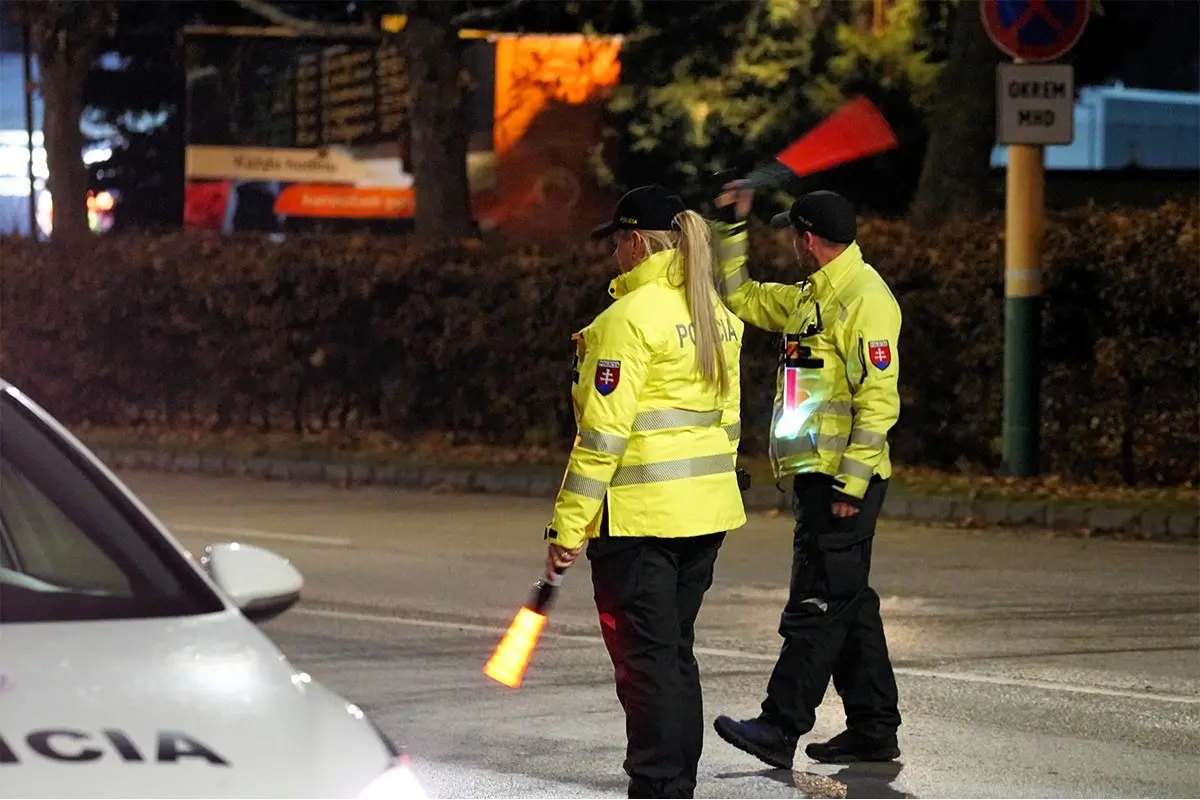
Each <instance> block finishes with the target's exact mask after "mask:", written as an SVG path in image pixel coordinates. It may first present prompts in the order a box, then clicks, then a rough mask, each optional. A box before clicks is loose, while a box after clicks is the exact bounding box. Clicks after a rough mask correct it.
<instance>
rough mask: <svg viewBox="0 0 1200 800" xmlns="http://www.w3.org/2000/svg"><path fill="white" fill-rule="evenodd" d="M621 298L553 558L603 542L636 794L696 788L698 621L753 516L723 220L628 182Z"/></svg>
mask: <svg viewBox="0 0 1200 800" xmlns="http://www.w3.org/2000/svg"><path fill="white" fill-rule="evenodd" d="M592 235H593V237H594V238H605V237H609V236H615V238H616V257H617V262H618V265H619V267H620V270H621V273H620V275H619V276H618V277H617V278H615V279H614V280H613V281H612V283H611V285H610V287H609V294H611V295H612V296H613V297H615V298H616V301H615V302H614V303H613V304H612V305H611V306H609V307H608V308H607V309H606V310H605V311H604V312H603V313H601V314H600V315H599V316H598V317H596V319H595V320H594V321H593V322H592V323H591V324H590V325H588V326H587V327H586V328H584V329H583V330H582V331H580V332H579V333H577V334H576V335H575V342H576V367H575V370H574V385H573V386H572V388H571V398H572V400H573V403H574V409H575V418H576V422H577V426H578V435H577V436H576V439H575V444H574V447H573V449H572V451H571V456H570V461H569V463H568V466H567V471H566V476H565V478H564V480H563V484H562V488H561V489H560V490H559V493H558V497H557V499H556V501H555V504H554V517H553V520H552V522H551V523H550V525H549V526H548V527H547V529H546V538H547V539H548V540H549V549H548V553H547V561H548V563H547V566H548V568H550V569H554V570H562V569H565V568H566V567H568V566H569V565H570V564H571V563H572V562H573V561H574V560H575V558H576V556H577V555H578V554H579V552H580V551H581V550H582V548H583V545H584V544H585V543H586V544H587V555H588V560H589V562H590V564H591V573H592V586H593V590H594V596H595V602H596V610H597V612H598V614H599V618H600V630H601V633H602V635H603V637H604V643H605V646H606V648H607V650H608V653H609V656H610V658H611V659H612V662H613V667H614V678H615V682H616V690H617V696H618V698H619V699H620V702H621V705H622V707H623V708H624V710H625V718H626V734H627V739H628V744H627V749H626V759H625V764H624V767H625V771H626V773H627V774H628V775H629V778H630V780H629V796H630V797H691V796H692V793H693V791H694V789H695V786H696V768H697V764H698V763H699V761H700V751H701V747H702V744H703V740H704V716H703V707H702V702H701V691H700V673H699V667H698V666H697V664H696V659H695V657H694V655H693V652H692V645H693V640H694V625H695V621H696V617H697V615H698V614H699V611H700V605H701V602H702V600H703V598H704V594H705V592H707V590H708V588H709V586H710V585H711V584H712V578H713V565H714V563H715V561H716V558H717V552H718V550H719V549H720V547H721V544H722V541H723V540H724V537H725V533H726V532H727V531H729V530H731V529H734V528H738V527H741V526H742V525H744V524H745V522H746V514H745V510H744V508H743V506H742V496H741V492H740V489H739V481H738V477H737V475H736V474H735V469H736V464H735V461H736V456H737V449H738V442H739V439H740V428H741V417H740V400H741V393H740V371H739V366H740V365H739V361H740V358H741V346H742V331H743V328H744V326H743V324H742V322H741V321H740V320H738V319H737V317H736V316H734V315H733V314H731V313H730V312H729V310H728V309H726V308H725V306H724V305H723V304H722V302H721V298H720V295H719V294H718V291H717V275H716V267H715V264H714V261H713V258H712V240H711V232H710V228H709V226H708V223H707V222H706V221H705V220H704V219H703V218H702V217H701V216H700V215H698V214H696V213H695V212H693V211H689V210H686V209H685V207H684V205H683V203H682V201H681V200H680V199H679V198H678V197H675V196H673V195H671V194H669V193H668V192H667V191H666V190H665V189H663V188H662V187H660V186H644V187H641V188H638V189H634V190H633V191H631V192H629V193H628V194H626V195H625V196H624V197H623V198H621V200H620V202H619V203H618V205H617V208H616V212H615V214H614V216H613V219H612V221H611V222H609V223H606V224H604V225H601V226H599V227H598V228H596V229H595V230H594V231H593V234H592Z"/></svg>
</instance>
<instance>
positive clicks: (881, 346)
mask: <svg viewBox="0 0 1200 800" xmlns="http://www.w3.org/2000/svg"><path fill="white" fill-rule="evenodd" d="M867 355H868V356H869V357H870V359H871V363H872V364H874V365H875V369H878V370H885V369H887V368H888V367H890V366H891V365H892V346H891V345H890V344H888V340H887V339H878V340H876V341H874V342H867Z"/></svg>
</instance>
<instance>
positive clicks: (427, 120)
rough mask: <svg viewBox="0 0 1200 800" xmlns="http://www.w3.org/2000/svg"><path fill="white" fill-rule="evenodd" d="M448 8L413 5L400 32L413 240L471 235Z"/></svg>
mask: <svg viewBox="0 0 1200 800" xmlns="http://www.w3.org/2000/svg"><path fill="white" fill-rule="evenodd" d="M455 5H456V4H452V3H441V2H433V3H418V4H416V5H415V7H414V8H413V9H412V11H411V12H410V16H409V19H408V22H407V24H406V25H405V27H404V31H403V34H402V35H403V37H404V40H405V41H404V44H405V46H406V48H405V49H406V56H407V59H406V61H407V65H408V70H409V75H410V80H411V82H412V102H411V106H410V107H411V111H410V114H411V117H410V120H411V129H412V158H413V169H412V172H413V178H414V183H415V187H416V193H417V194H416V203H417V209H416V228H417V235H418V236H420V237H421V238H423V239H429V240H434V241H446V240H455V239H457V240H462V239H465V238H467V237H469V236H470V235H471V233H472V229H473V225H472V219H471V199H470V188H469V185H468V182H467V123H466V110H465V105H466V102H465V101H466V80H465V76H464V74H463V58H462V41H461V40H460V39H459V37H458V29H457V27H456V26H455V25H454V24H453V23H452V21H451V20H452V18H453V14H452V12H453V11H454V10H455Z"/></svg>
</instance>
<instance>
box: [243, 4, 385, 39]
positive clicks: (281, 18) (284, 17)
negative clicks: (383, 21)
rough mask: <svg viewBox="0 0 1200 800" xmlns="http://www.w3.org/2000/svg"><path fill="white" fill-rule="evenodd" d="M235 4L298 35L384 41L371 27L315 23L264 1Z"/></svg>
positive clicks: (380, 33) (381, 35)
mask: <svg viewBox="0 0 1200 800" xmlns="http://www.w3.org/2000/svg"><path fill="white" fill-rule="evenodd" d="M235 2H236V3H237V4H238V5H239V6H241V7H242V8H244V9H246V10H247V11H249V12H250V13H252V14H257V15H258V16H260V17H262V18H263V19H265V20H267V21H269V22H273V23H275V24H276V25H279V26H281V27H284V28H291V29H292V30H294V31H296V32H297V33H307V34H313V35H316V36H323V37H332V38H337V37H347V38H352V39H382V38H383V32H382V31H380V30H377V29H376V28H374V27H372V26H371V25H341V24H333V23H328V22H313V21H311V20H305V19H299V18H297V17H293V16H292V15H291V14H288V13H286V12H284V11H280V10H279V9H278V8H276V7H275V6H274V5H272V4H271V3H267V2H264V0H235Z"/></svg>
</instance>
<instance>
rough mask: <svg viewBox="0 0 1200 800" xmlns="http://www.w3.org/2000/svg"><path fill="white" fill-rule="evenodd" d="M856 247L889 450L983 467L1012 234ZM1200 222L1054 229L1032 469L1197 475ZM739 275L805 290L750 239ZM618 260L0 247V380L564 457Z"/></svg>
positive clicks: (230, 241) (195, 411) (748, 394)
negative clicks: (880, 363) (560, 450)
mask: <svg viewBox="0 0 1200 800" xmlns="http://www.w3.org/2000/svg"><path fill="white" fill-rule="evenodd" d="M860 242H861V243H862V245H863V248H864V251H865V252H866V254H867V257H868V259H869V260H870V261H871V262H872V263H873V264H875V266H876V267H877V268H879V270H880V271H881V272H882V273H883V275H884V276H885V277H886V278H887V279H888V280H889V282H890V283H891V285H892V288H893V290H894V291H895V293H896V295H897V297H898V299H899V300H900V303H901V306H902V308H903V311H904V315H905V318H904V319H905V321H904V330H903V333H902V335H901V342H900V348H901V356H902V365H903V374H902V379H901V386H902V391H903V413H902V417H901V421H900V424H899V426H898V427H897V429H896V431H895V432H894V434H893V446H894V450H895V457H896V459H897V460H898V461H900V462H902V463H905V464H910V465H925V466H932V467H938V468H943V469H947V468H949V469H955V468H957V469H959V470H963V471H975V470H982V469H992V468H994V467H995V466H996V465H997V462H998V460H999V459H998V454H999V449H1000V436H1001V411H1002V367H1001V363H1002V354H1003V319H1004V288H1003V261H1004V242H1003V218H1002V217H1000V216H998V215H997V216H992V217H988V218H985V219H979V220H973V221H970V222H960V223H955V224H952V225H950V226H947V227H945V228H943V229H942V230H939V231H937V232H935V233H917V232H914V231H912V230H910V229H909V228H908V227H907V226H906V225H904V224H903V223H899V222H887V221H867V222H864V224H863V226H862V231H861V234H860ZM1198 246H1200V205H1198V204H1197V203H1195V202H1193V203H1189V204H1185V205H1179V204H1167V205H1164V206H1161V207H1159V208H1155V209H1148V210H1108V211H1100V210H1095V209H1087V210H1079V211H1074V212H1071V213H1068V214H1065V215H1056V216H1054V217H1052V219H1051V220H1050V221H1049V223H1048V228H1047V232H1046V248H1045V249H1046V259H1045V261H1046V273H1045V298H1046V305H1045V314H1044V327H1043V381H1042V408H1043V415H1042V434H1043V438H1042V442H1043V466H1044V468H1045V470H1046V471H1047V472H1050V473H1054V474H1061V475H1063V476H1064V477H1068V478H1072V479H1082V480H1094V481H1101V482H1113V483H1115V482H1123V483H1128V484H1159V485H1178V484H1183V483H1188V482H1193V483H1194V482H1196V481H1197V480H1198V479H1200V468H1198V464H1197V462H1198V453H1200V430H1198V428H1200V336H1198V335H1197V334H1198V331H1197V320H1198V319H1200V271H1198V270H1197V253H1198V252H1200V250H1198ZM752 253H753V256H754V260H753V263H752V271H753V273H754V275H755V276H756V277H758V278H761V279H765V280H795V279H796V277H797V273H796V270H795V266H794V264H793V259H792V256H791V253H790V249H788V248H787V247H786V246H784V245H783V243H782V242H780V241H779V240H777V239H776V238H774V237H773V235H772V234H771V233H770V232H768V231H761V230H756V231H755V233H754V237H753V242H752ZM612 272H613V263H612V257H611V252H610V251H609V249H608V248H606V247H595V246H588V247H584V248H582V249H579V250H577V251H573V252H558V251H548V250H541V249H538V248H524V249H503V248H499V247H490V246H486V247H476V248H471V247H462V248H458V249H454V250H445V249H442V250H422V249H417V247H416V246H415V245H412V244H408V243H405V241H403V240H397V239H384V238H369V237H363V236H360V237H351V236H342V237H330V236H324V237H322V236H289V237H288V238H287V239H286V240H285V241H283V242H282V243H278V244H275V243H271V242H269V241H266V240H265V239H263V238H259V237H253V238H251V237H225V238H222V237H215V236H200V235H194V234H178V235H171V236H159V237H149V236H134V235H127V236H115V235H109V236H102V237H98V238H97V239H95V240H94V241H93V242H91V243H89V246H88V248H87V249H86V250H67V249H64V248H61V247H57V246H45V245H41V246H39V245H37V244H35V243H32V242H30V241H28V240H19V239H3V240H0V325H2V326H3V335H2V337H0V374H2V375H3V376H4V377H5V378H7V379H8V380H10V381H12V382H14V383H16V384H17V385H19V386H21V387H23V388H24V389H25V390H26V391H28V392H29V393H30V394H31V395H32V396H33V397H35V398H36V399H38V400H39V401H40V402H42V403H43V404H45V405H46V406H47V408H48V409H49V410H50V411H51V412H52V413H54V414H56V415H59V416H60V417H61V418H62V419H64V420H65V421H67V422H69V423H72V424H84V423H92V424H104V425H113V424H118V425H124V424H138V423H143V422H154V423H163V422H166V423H169V424H173V425H180V426H196V425H199V426H204V427H209V426H211V427H213V428H219V427H229V426H242V425H247V424H249V425H255V426H259V427H262V428H273V429H289V428H290V429H293V430H296V431H302V430H307V429H312V428H314V427H329V426H333V427H350V428H357V429H377V430H384V431H387V432H389V433H391V434H393V435H398V436H408V435H415V434H417V433H425V432H429V431H435V430H436V431H452V432H454V433H455V435H456V437H457V438H458V440H459V441H483V442H488V443H492V444H515V443H555V442H558V443H564V442H568V441H569V440H570V438H571V436H572V435H573V433H574V425H573V421H572V418H571V410H570V403H569V398H568V382H569V380H570V377H569V376H570V364H571V361H570V356H571V353H572V347H571V342H570V334H571V332H572V331H574V330H576V329H578V328H579V327H581V326H582V325H584V324H586V323H587V322H588V321H589V320H590V319H591V318H592V317H593V316H594V315H595V314H596V313H598V312H599V311H600V310H601V309H603V308H604V307H605V305H606V304H607V303H608V302H609V298H608V295H607V293H606V291H605V287H606V285H607V282H608V280H609V278H610V277H611V275H612ZM746 339H747V341H746V348H745V354H744V364H743V375H744V378H743V396H744V401H743V416H744V418H745V434H744V436H745V438H744V440H743V452H744V453H748V454H762V453H765V447H766V443H765V435H766V428H767V420H768V419H769V413H770V402H771V395H772V393H773V386H774V377H773V376H774V369H775V358H776V355H775V354H776V341H775V337H774V336H772V335H769V334H766V333H763V332H761V331H757V330H754V329H749V328H748V333H747V337H746Z"/></svg>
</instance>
